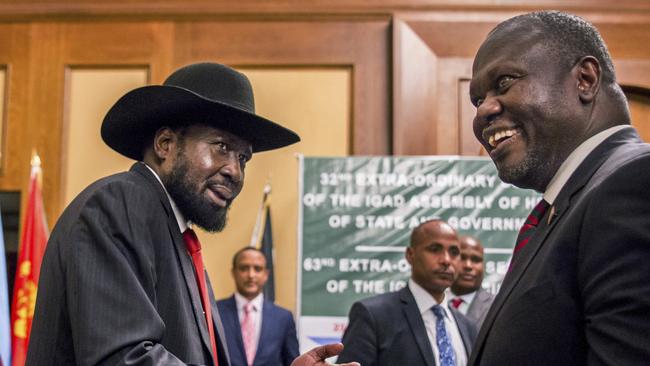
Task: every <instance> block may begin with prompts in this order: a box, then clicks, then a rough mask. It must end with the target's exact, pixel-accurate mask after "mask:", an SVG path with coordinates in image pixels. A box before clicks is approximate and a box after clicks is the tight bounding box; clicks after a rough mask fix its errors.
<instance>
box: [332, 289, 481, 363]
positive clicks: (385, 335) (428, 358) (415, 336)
mask: <svg viewBox="0 0 650 366" xmlns="http://www.w3.org/2000/svg"><path fill="white" fill-rule="evenodd" d="M451 313H452V314H453V316H454V318H455V319H456V323H457V324H458V329H459V330H460V335H461V337H462V339H463V344H464V345H465V350H466V351H467V352H468V353H469V352H470V351H471V348H472V343H473V342H474V338H475V337H476V329H475V327H474V325H473V324H471V322H470V321H469V320H467V318H465V317H464V316H463V315H462V314H461V313H459V312H458V311H456V310H455V309H451ZM349 318H350V323H349V324H348V327H347V328H346V330H345V333H344V334H343V344H344V345H345V348H344V349H343V352H342V353H341V355H340V356H339V358H338V361H337V362H340V363H343V362H351V361H357V362H360V363H361V365H363V366H398V365H399V366H401V365H404V366H406V365H408V366H418V365H428V366H434V365H435V359H434V353H433V349H432V346H431V343H430V342H429V338H428V336H427V331H426V328H425V327H424V321H423V320H422V315H421V314H420V310H419V309H418V306H417V304H416V302H415V298H414V297H413V294H412V293H411V290H409V288H408V287H405V288H403V289H401V290H399V291H397V292H391V293H387V294H382V295H378V296H374V297H371V298H369V299H364V300H362V301H359V302H356V303H354V305H352V309H350V316H349Z"/></svg>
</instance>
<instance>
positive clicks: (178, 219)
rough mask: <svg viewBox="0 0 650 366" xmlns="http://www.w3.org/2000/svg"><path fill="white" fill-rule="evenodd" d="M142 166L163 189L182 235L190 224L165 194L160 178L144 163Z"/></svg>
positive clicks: (167, 193)
mask: <svg viewBox="0 0 650 366" xmlns="http://www.w3.org/2000/svg"><path fill="white" fill-rule="evenodd" d="M142 164H144V166H146V167H147V169H149V170H150V171H151V173H153V176H154V177H156V180H158V183H160V185H161V186H162V187H163V190H164V191H165V194H166V195H167V198H168V199H169V204H170V205H171V206H172V211H174V217H176V222H177V223H178V228H179V229H180V230H181V233H184V232H185V230H187V228H188V227H191V225H192V223H191V222H189V221H187V220H185V216H183V214H182V213H181V211H180V210H179V209H178V206H176V202H174V200H173V199H172V197H171V196H170V195H169V192H167V189H166V188H165V185H164V184H163V182H162V180H160V177H159V176H158V174H157V173H156V172H155V171H154V170H153V169H151V167H150V166H149V165H147V164H146V163H144V162H143V163H142Z"/></svg>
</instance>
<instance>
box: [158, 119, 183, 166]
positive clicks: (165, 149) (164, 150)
mask: <svg viewBox="0 0 650 366" xmlns="http://www.w3.org/2000/svg"><path fill="white" fill-rule="evenodd" d="M177 142H178V134H177V133H176V132H174V131H173V130H172V129H171V128H169V127H161V128H160V129H159V130H158V131H156V134H155V135H154V138H153V151H154V153H155V154H156V157H158V159H160V160H161V161H165V160H166V159H167V158H169V157H170V156H171V155H172V153H173V148H174V147H175V146H176V143H177Z"/></svg>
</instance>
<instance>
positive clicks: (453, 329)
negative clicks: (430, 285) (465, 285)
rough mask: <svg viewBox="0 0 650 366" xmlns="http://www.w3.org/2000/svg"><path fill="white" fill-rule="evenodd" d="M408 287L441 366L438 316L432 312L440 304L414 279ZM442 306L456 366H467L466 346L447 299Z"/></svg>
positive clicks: (437, 365) (437, 361)
mask: <svg viewBox="0 0 650 366" xmlns="http://www.w3.org/2000/svg"><path fill="white" fill-rule="evenodd" d="M408 286H409V290H411V293H412V294H413V297H414V298H415V303H416V304H417V306H418V309H419V310H420V314H421V315H422V320H423V321H424V327H425V328H426V330H427V336H428V337H429V343H431V347H432V348H433V357H434V359H435V361H436V366H440V352H438V343H437V342H436V316H435V314H433V311H432V310H431V308H432V307H433V306H434V305H438V302H436V299H434V298H433V296H431V295H430V294H429V293H428V292H427V291H426V290H425V289H423V288H422V286H420V285H418V284H417V283H415V281H413V279H409V283H408ZM440 304H442V306H441V308H442V310H443V313H444V314H445V328H446V330H447V337H449V340H450V341H451V346H452V347H453V348H454V353H455V354H456V366H465V365H466V364H467V352H466V351H465V345H464V344H463V339H462V338H461V336H460V331H459V330H458V325H457V324H456V319H454V316H453V315H452V314H451V313H450V312H449V307H448V306H447V301H446V299H443V300H442V302H441V303H440Z"/></svg>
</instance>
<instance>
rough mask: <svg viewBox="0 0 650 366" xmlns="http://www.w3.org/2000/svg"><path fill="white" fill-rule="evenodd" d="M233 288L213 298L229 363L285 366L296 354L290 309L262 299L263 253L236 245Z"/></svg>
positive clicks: (296, 341)
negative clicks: (219, 297) (234, 290)
mask: <svg viewBox="0 0 650 366" xmlns="http://www.w3.org/2000/svg"><path fill="white" fill-rule="evenodd" d="M231 272H232V277H233V279H234V280H235V285H236V287H237V292H235V294H234V295H233V296H231V297H229V298H227V299H222V300H219V301H217V307H218V308H219V314H220V315H221V319H222V321H223V327H224V330H225V332H226V334H227V335H228V337H227V339H228V350H229V351H230V364H231V365H232V366H245V365H248V366H252V365H256V366H263V365H266V366H279V365H285V366H288V365H290V364H291V362H292V361H293V360H294V358H296V357H297V356H298V353H299V351H298V338H296V325H295V323H294V321H293V316H292V315H291V313H290V312H289V311H288V310H286V309H283V308H281V307H279V306H276V305H275V304H273V303H272V302H270V301H267V300H265V299H264V294H263V293H262V291H263V290H264V285H265V284H266V280H267V279H268V276H269V271H268V269H267V268H266V257H265V256H264V253H263V252H262V251H261V250H259V249H256V248H252V247H246V248H243V249H240V250H239V251H237V253H235V255H234V256H233V258H232V270H231Z"/></svg>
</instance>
